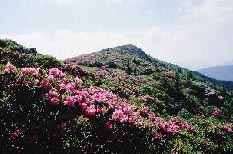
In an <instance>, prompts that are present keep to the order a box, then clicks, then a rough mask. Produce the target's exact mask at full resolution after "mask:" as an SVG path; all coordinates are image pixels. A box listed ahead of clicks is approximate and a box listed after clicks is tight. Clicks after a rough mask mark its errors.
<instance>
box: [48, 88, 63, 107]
mask: <svg viewBox="0 0 233 154" xmlns="http://www.w3.org/2000/svg"><path fill="white" fill-rule="evenodd" d="M46 100H48V101H50V102H51V103H52V104H53V105H57V104H58V103H59V102H60V95H59V94H58V92H56V91H55V90H54V89H51V90H50V91H49V93H48V94H46Z"/></svg>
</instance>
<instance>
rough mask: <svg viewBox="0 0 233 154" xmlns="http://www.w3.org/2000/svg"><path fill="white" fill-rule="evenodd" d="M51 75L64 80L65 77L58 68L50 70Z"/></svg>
mask: <svg viewBox="0 0 233 154" xmlns="http://www.w3.org/2000/svg"><path fill="white" fill-rule="evenodd" d="M49 75H51V76H54V77H57V78H63V77H64V76H65V74H64V73H63V72H62V71H60V70H59V69H58V68H51V69H49Z"/></svg>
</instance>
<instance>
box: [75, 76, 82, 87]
mask: <svg viewBox="0 0 233 154" xmlns="http://www.w3.org/2000/svg"><path fill="white" fill-rule="evenodd" d="M75 81H76V84H77V85H78V86H81V85H82V84H83V81H82V80H81V79H80V78H79V77H76V78H75Z"/></svg>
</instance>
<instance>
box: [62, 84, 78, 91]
mask: <svg viewBox="0 0 233 154" xmlns="http://www.w3.org/2000/svg"><path fill="white" fill-rule="evenodd" d="M65 89H66V90H67V91H68V92H73V91H75V90H76V84H75V83H74V82H71V83H68V84H67V85H66V86H65Z"/></svg>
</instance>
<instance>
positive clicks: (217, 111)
mask: <svg viewBox="0 0 233 154" xmlns="http://www.w3.org/2000/svg"><path fill="white" fill-rule="evenodd" d="M212 115H213V116H214V117H217V118H218V117H222V116H223V111H222V110H221V109H219V108H217V107H216V108H214V112H213V113H212Z"/></svg>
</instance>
